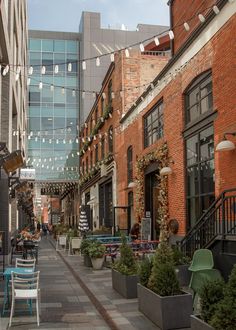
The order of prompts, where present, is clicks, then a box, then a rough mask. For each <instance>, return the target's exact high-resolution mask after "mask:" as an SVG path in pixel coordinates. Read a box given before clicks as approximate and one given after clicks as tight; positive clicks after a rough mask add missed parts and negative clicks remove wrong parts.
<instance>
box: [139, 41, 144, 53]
mask: <svg viewBox="0 0 236 330" xmlns="http://www.w3.org/2000/svg"><path fill="white" fill-rule="evenodd" d="M139 48H140V51H141V52H144V45H143V43H142V42H141V43H140V44H139Z"/></svg>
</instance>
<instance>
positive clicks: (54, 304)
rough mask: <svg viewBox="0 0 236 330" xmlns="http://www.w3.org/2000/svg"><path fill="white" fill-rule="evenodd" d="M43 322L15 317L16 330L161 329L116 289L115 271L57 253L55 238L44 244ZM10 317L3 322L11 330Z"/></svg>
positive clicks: (41, 266)
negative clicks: (87, 264) (113, 286)
mask: <svg viewBox="0 0 236 330" xmlns="http://www.w3.org/2000/svg"><path fill="white" fill-rule="evenodd" d="M37 268H38V270H40V288H41V323H40V327H37V325H36V317H35V315H33V316H29V315H27V314H24V315H23V316H22V313H21V314H19V313H18V315H17V314H16V316H15V317H14V318H13V324H12V329H18V330H31V329H51V330H52V329H69V330H70V329H71V330H72V329H73V330H75V329H81V330H107V329H112V330H121V329H122V330H135V329H137V330H141V329H142V330H157V329H158V328H157V327H156V326H155V325H154V324H153V323H152V322H150V321H149V320H148V319H147V318H146V317H145V316H144V315H143V314H142V313H140V312H139V311H138V302H137V299H124V298H122V297H121V296H120V295H119V294H118V293H116V292H115V291H114V290H113V289H112V284H111V270H110V269H107V268H104V269H103V270H100V271H94V270H92V269H90V268H87V267H85V266H84V265H83V258H82V257H81V256H78V255H77V256H70V257H68V256H67V253H65V252H59V253H57V252H56V251H55V243H54V241H53V240H52V239H51V238H43V239H42V241H41V243H40V251H39V263H38V266H37ZM8 321H9V316H6V317H4V318H1V319H0V329H1V330H5V329H7V325H8Z"/></svg>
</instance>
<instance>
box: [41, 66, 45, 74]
mask: <svg viewBox="0 0 236 330" xmlns="http://www.w3.org/2000/svg"><path fill="white" fill-rule="evenodd" d="M45 73H46V67H45V66H42V69H41V74H45Z"/></svg>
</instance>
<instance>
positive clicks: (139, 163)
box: [116, 0, 236, 248]
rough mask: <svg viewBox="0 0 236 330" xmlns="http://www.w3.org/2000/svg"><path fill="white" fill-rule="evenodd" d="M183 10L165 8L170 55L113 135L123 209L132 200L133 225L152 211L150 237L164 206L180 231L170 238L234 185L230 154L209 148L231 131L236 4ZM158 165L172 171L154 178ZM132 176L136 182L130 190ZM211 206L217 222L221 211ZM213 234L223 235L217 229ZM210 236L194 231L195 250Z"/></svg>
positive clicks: (235, 167)
mask: <svg viewBox="0 0 236 330" xmlns="http://www.w3.org/2000/svg"><path fill="white" fill-rule="evenodd" d="M184 4H186V1H184V0H173V1H170V2H169V5H170V13H171V30H172V31H173V33H174V39H173V40H172V54H173V56H172V58H171V60H170V61H169V62H168V64H167V65H166V66H165V67H164V69H163V70H162V71H161V72H160V73H159V74H158V75H157V76H156V78H155V79H154V80H153V82H152V84H150V86H149V87H148V88H147V89H146V91H145V92H144V93H143V94H142V95H141V96H140V97H139V98H138V99H137V100H136V102H135V104H134V105H132V107H131V108H130V109H129V110H128V112H126V114H125V115H124V116H123V117H122V119H121V121H120V127H119V129H120V132H121V133H120V134H119V135H118V136H117V137H116V152H117V154H116V160H117V199H118V200H119V201H120V203H121V204H124V205H128V204H129V199H130V198H131V197H132V195H133V196H134V197H133V199H134V210H135V212H136V219H137V220H138V218H139V217H143V216H145V212H150V214H151V218H152V236H153V237H156V235H157V236H158V231H159V226H160V223H159V222H158V221H159V220H160V213H161V211H162V210H163V204H165V203H166V205H164V207H166V208H167V209H166V210H167V212H166V214H167V217H168V219H167V220H168V221H169V220H170V219H176V220H177V222H178V226H179V228H177V230H178V233H177V235H174V236H173V238H174V239H176V238H177V237H179V236H180V237H183V236H184V235H185V234H186V232H187V231H189V230H190V229H191V228H193V227H194V225H195V224H196V222H197V221H198V220H199V218H200V217H201V219H202V222H206V221H207V219H206V217H205V218H204V214H205V213H206V214H207V215H208V217H209V219H213V218H211V214H209V212H208V210H209V207H210V206H211V205H213V206H215V205H216V203H218V201H217V197H218V196H219V195H220V193H221V192H222V191H223V190H225V189H230V188H235V187H236V174H235V173H236V164H235V162H234V157H235V150H231V151H227V152H225V153H223V152H220V151H216V148H215V147H216V145H217V144H218V143H219V142H220V141H222V139H223V137H224V133H226V132H235V131H236V112H235V88H236V81H235V78H234V76H235V64H236V63H235V61H236V59H235V50H236V49H235V48H236V46H235V31H236V16H235V12H236V2H233V1H226V0H219V1H210V0H209V1H200V0H199V1H192V5H191V8H189V10H188V11H185V10H183V9H184V7H183V6H184ZM186 15H187V16H186ZM184 23H187V25H186V24H184ZM227 138H228V139H229V140H231V141H232V142H236V140H235V137H233V136H232V135H229V136H227ZM163 167H170V168H171V169H172V173H171V174H170V175H169V176H168V179H167V177H166V176H164V177H165V178H166V179H163V178H164V177H163V176H160V170H161V169H162V168H163ZM132 171H133V174H132ZM129 172H130V173H129ZM131 175H132V176H133V178H134V179H133V180H134V183H135V184H129V180H130V176H131ZM166 180H167V181H166ZM164 181H166V182H167V189H165V188H163V184H164ZM130 182H131V181H130ZM160 191H161V192H162V193H164V195H165V196H164V195H163V194H161V195H160ZM163 196H164V197H163ZM163 199H164V201H163ZM214 201H215V202H214ZM213 202H214V203H213ZM212 203H213V204H212ZM213 206H211V210H212V212H213V213H214V217H215V218H214V220H215V219H218V218H220V217H221V214H222V211H217V210H216V207H215V209H213V208H212V207H213ZM219 207H222V205H221V206H219ZM220 210H222V209H220ZM227 210H228V211H229V212H231V213H232V212H234V211H233V210H235V208H234V206H233V205H230V206H227ZM207 212H208V213H207ZM216 212H218V213H216ZM231 216H232V217H233V216H234V217H235V215H231ZM211 224H212V226H213V222H212V223H211ZM214 225H215V222H214ZM218 225H219V223H218ZM194 228H195V227H194ZM211 228H213V227H211ZM231 229H232V228H231ZM217 230H218V231H219V233H221V230H222V229H221V225H219V228H218V229H217ZM217 230H216V228H215V227H214V230H213V231H214V234H217V233H216V231H217ZM232 230H235V228H234V229H232ZM232 230H231V232H232ZM208 232H209V227H208V228H206V227H204V226H202V227H201V230H200V229H199V232H198V240H197V241H198V243H197V244H199V245H198V246H197V245H196V239H195V242H194V244H195V248H196V247H200V246H202V244H201V241H203V243H204V244H205V243H206V237H205V236H206V233H208ZM204 233H205V234H204ZM191 235H193V231H192V232H191ZM204 235H205V236H204ZM195 238H196V237H195ZM208 238H209V239H210V238H211V236H209V237H208Z"/></svg>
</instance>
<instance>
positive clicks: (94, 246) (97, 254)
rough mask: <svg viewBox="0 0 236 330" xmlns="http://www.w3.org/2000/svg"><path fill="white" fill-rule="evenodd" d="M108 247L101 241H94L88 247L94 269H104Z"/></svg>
mask: <svg viewBox="0 0 236 330" xmlns="http://www.w3.org/2000/svg"><path fill="white" fill-rule="evenodd" d="M105 251H106V247H105V246H104V245H103V244H101V242H99V241H93V242H92V243H91V244H90V245H89V247H88V253H89V256H90V258H91V261H92V265H93V269H96V270H99V269H102V267H103V263H104V257H105Z"/></svg>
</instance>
